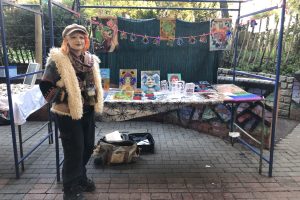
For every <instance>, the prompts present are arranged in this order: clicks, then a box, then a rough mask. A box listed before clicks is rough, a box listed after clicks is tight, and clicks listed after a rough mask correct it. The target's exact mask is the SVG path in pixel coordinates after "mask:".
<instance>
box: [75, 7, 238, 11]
mask: <svg viewBox="0 0 300 200" xmlns="http://www.w3.org/2000/svg"><path fill="white" fill-rule="evenodd" d="M80 8H110V9H122V8H123V9H127V8H128V9H149V10H155V9H156V10H229V11H239V9H228V8H190V7H189V8H182V7H144V6H80Z"/></svg>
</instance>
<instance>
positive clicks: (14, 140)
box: [0, 0, 53, 178]
mask: <svg viewBox="0 0 300 200" xmlns="http://www.w3.org/2000/svg"><path fill="white" fill-rule="evenodd" d="M3 4H6V5H10V6H13V7H16V8H20V9H23V10H26V11H29V12H32V13H34V14H38V15H41V17H42V16H43V13H42V10H41V5H39V7H40V11H37V10H34V9H31V8H28V7H26V5H25V6H22V5H18V4H15V3H12V2H10V1H7V0H1V1H0V27H1V42H2V51H3V55H4V56H3V60H4V65H5V66H4V68H5V77H6V85H7V96H8V104H9V117H10V126H11V134H12V135H11V136H12V143H13V153H14V167H15V174H16V178H20V169H19V165H20V164H21V167H22V171H24V170H25V168H24V160H25V159H26V158H28V157H29V156H30V155H31V154H32V153H33V152H34V151H35V150H36V149H37V148H38V147H39V146H40V145H41V144H42V143H43V142H44V141H45V140H46V139H48V140H49V144H52V143H53V131H52V122H51V120H50V121H48V122H47V123H45V124H43V125H42V126H41V127H40V128H39V129H38V130H37V131H36V132H34V133H33V134H32V135H31V136H29V137H27V138H26V139H25V140H24V141H23V139H22V131H21V125H18V133H19V145H20V149H19V151H20V157H19V155H18V147H17V137H16V130H15V122H14V114H13V104H12V94H11V88H10V86H11V80H14V79H18V78H22V77H26V76H29V75H33V74H39V73H42V72H43V70H41V71H37V72H33V73H26V74H22V75H17V76H13V77H10V76H9V63H8V55H7V48H6V34H5V22H4V13H3ZM31 6H32V5H31ZM42 32H43V33H42V34H43V36H44V21H43V17H42ZM43 41H44V38H43ZM43 43H44V42H43ZM44 52H45V45H44V44H43V53H44ZM43 56H44V55H43ZM46 126H47V127H48V134H47V135H46V136H44V137H43V138H41V140H40V141H39V142H38V143H37V144H36V145H35V146H34V147H33V148H32V149H30V150H29V152H28V153H26V154H25V155H24V153H23V143H24V142H26V141H28V140H29V139H30V138H32V137H33V136H35V135H36V134H37V133H38V132H39V131H41V130H42V129H43V128H44V127H46Z"/></svg>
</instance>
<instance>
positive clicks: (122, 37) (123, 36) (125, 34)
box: [120, 31, 127, 40]
mask: <svg viewBox="0 0 300 200" xmlns="http://www.w3.org/2000/svg"><path fill="white" fill-rule="evenodd" d="M120 39H121V40H127V33H126V32H125V31H121V33H120Z"/></svg>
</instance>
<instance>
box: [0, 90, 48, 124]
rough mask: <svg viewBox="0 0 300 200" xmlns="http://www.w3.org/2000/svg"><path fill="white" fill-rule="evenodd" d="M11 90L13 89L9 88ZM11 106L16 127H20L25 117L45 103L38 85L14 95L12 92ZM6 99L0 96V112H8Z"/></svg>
mask: <svg viewBox="0 0 300 200" xmlns="http://www.w3.org/2000/svg"><path fill="white" fill-rule="evenodd" d="M11 88H12V89H13V87H11ZM12 104H13V112H14V121H15V124H16V125H22V124H24V123H25V122H26V119H27V117H28V116H29V115H30V114H32V113H34V112H35V111H37V110H38V109H40V108H41V107H43V106H44V105H45V104H46V101H45V99H44V97H43V95H42V93H41V91H40V88H39V86H38V85H34V86H33V87H32V88H27V89H25V90H23V91H19V93H16V92H14V91H12ZM8 110H9V106H8V97H7V96H6V95H3V94H2V95H1V96H0V112H1V111H2V112H3V111H8Z"/></svg>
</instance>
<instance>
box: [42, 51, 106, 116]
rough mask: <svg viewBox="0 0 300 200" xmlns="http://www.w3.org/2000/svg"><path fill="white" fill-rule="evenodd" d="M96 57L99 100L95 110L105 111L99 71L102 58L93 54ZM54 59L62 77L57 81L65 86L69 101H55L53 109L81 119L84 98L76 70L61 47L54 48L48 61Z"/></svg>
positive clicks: (95, 75) (94, 75)
mask: <svg viewBox="0 0 300 200" xmlns="http://www.w3.org/2000/svg"><path fill="white" fill-rule="evenodd" d="M92 56H93V59H94V66H93V77H94V82H95V88H96V96H97V102H96V104H95V106H94V110H95V112H97V113H102V111H103V89H102V83H101V76H100V72H99V63H100V60H99V58H98V57H97V56H95V55H92ZM50 61H54V62H55V64H56V68H57V72H58V74H59V75H60V77H61V79H60V80H59V81H58V82H57V83H56V85H57V86H58V87H60V88H62V87H65V88H66V91H67V93H68V101H67V102H68V103H59V104H58V103H53V105H52V108H51V111H52V112H54V113H57V114H61V115H68V116H71V118H72V119H74V120H77V119H80V118H81V117H82V115H83V99H82V96H81V91H80V87H79V83H78V80H77V76H76V73H75V70H74V68H73V66H72V63H71V61H70V59H69V57H68V56H67V55H65V54H63V53H62V52H61V50H60V49H59V48H52V49H51V50H50V53H49V58H48V60H47V62H50Z"/></svg>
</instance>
